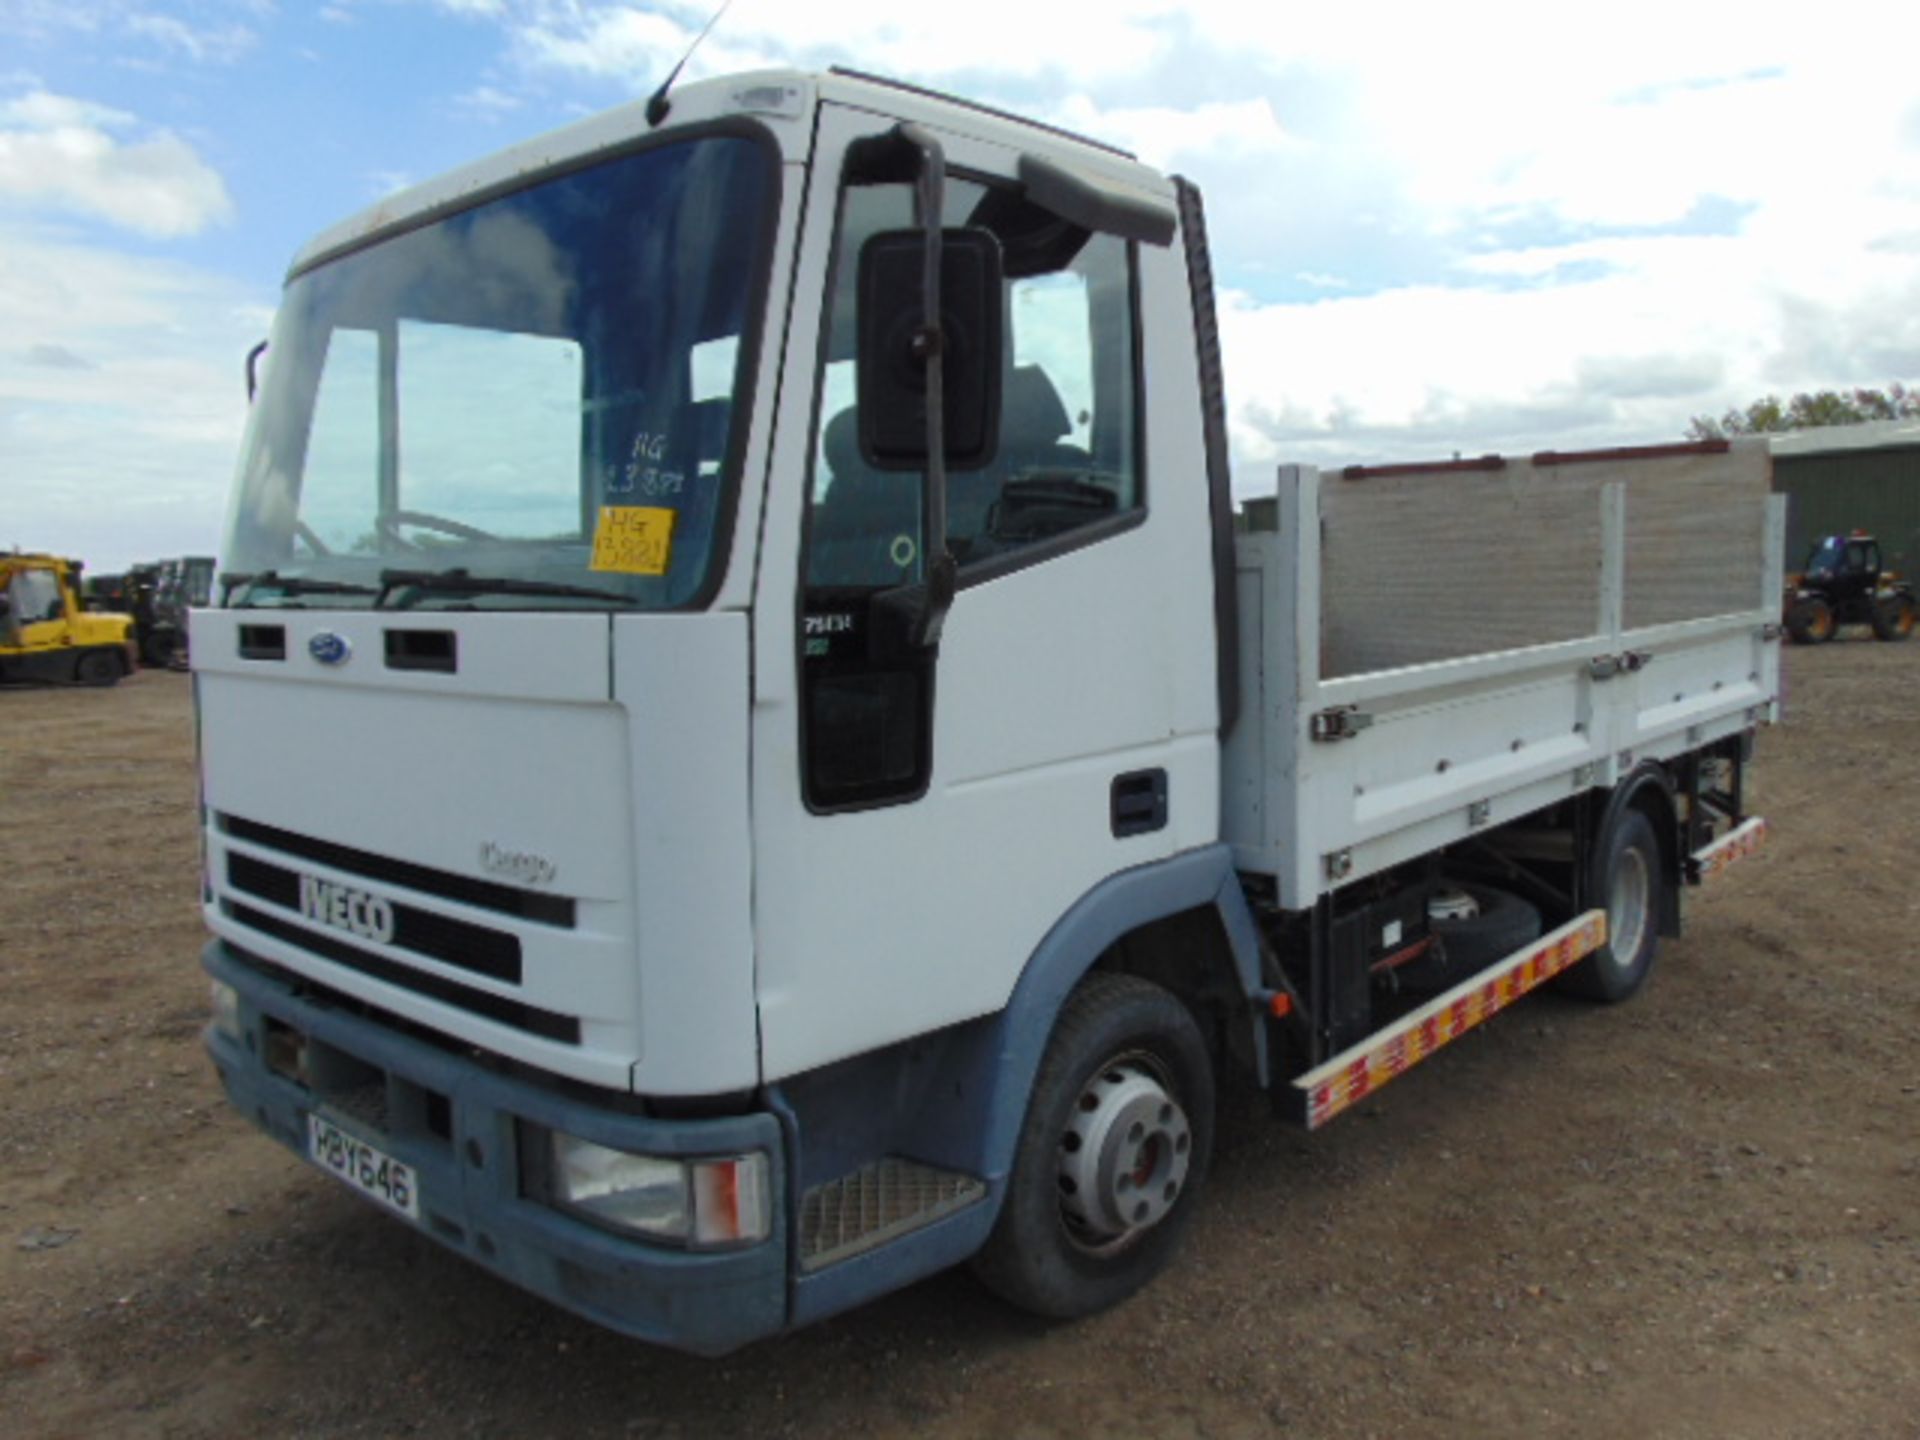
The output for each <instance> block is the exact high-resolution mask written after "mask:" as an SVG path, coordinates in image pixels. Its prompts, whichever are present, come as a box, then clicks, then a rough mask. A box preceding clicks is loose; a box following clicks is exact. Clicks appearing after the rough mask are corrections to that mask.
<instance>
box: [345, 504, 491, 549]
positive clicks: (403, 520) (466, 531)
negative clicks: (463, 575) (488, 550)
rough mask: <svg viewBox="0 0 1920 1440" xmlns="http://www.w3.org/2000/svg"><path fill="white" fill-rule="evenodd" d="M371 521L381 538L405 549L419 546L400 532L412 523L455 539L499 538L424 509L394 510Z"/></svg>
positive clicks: (422, 528)
mask: <svg viewBox="0 0 1920 1440" xmlns="http://www.w3.org/2000/svg"><path fill="white" fill-rule="evenodd" d="M373 523H374V528H375V529H376V530H378V531H379V532H380V535H381V538H383V539H386V540H391V541H393V543H394V544H396V545H399V546H401V547H402V548H404V549H407V550H418V549H419V548H420V547H419V546H418V545H416V544H414V543H413V542H412V541H411V540H409V539H407V538H406V537H405V536H404V535H402V534H401V533H400V527H401V526H402V525H412V526H415V527H417V528H418V529H421V530H435V531H438V532H439V533H440V534H442V535H451V536H453V537H454V538H455V539H457V540H482V541H484V540H497V539H499V538H500V537H499V536H497V535H489V534H488V533H487V532H486V531H484V530H479V529H476V528H474V527H473V526H471V525H469V524H467V523H466V522H464V521H461V520H449V519H448V518H447V517H446V516H444V515H429V514H428V513H427V512H426V511H424V510H394V511H391V512H390V513H388V514H385V515H382V516H380V517H379V518H378V519H376V520H375V521H374V522H373Z"/></svg>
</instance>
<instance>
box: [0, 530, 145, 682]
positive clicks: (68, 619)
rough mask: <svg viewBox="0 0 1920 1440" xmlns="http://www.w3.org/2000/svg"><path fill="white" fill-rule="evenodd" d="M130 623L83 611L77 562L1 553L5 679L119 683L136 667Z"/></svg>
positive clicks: (0, 665)
mask: <svg viewBox="0 0 1920 1440" xmlns="http://www.w3.org/2000/svg"><path fill="white" fill-rule="evenodd" d="M131 624H132V622H131V621H130V620H128V619H127V618H126V617H125V616H122V615H102V614H95V613H93V612H91V611H88V610H86V609H85V608H84V606H83V605H82V602H81V596H80V566H79V565H78V564H77V563H76V562H74V561H71V560H65V559H62V558H60V557H59V556H56V555H26V554H21V553H19V552H15V553H13V554H0V679H6V680H55V681H71V682H75V683H77V684H81V685H113V684H116V683H118V682H119V680H120V677H121V676H123V675H126V674H128V673H129V672H130V671H131V670H132V668H133V655H132V651H131V650H130V649H129V648H128V643H127V632H128V630H129V628H130V627H131Z"/></svg>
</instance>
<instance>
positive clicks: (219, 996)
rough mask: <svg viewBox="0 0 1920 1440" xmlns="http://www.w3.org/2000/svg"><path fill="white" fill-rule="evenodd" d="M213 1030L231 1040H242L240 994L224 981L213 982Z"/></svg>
mask: <svg viewBox="0 0 1920 1440" xmlns="http://www.w3.org/2000/svg"><path fill="white" fill-rule="evenodd" d="M211 1000H212V1006H213V1028H214V1029H216V1030H218V1031H219V1032H220V1033H221V1034H222V1035H225V1036H226V1037H227V1038H228V1039H230V1040H238V1039H239V1038H240V992H239V991H237V990H235V989H234V988H233V986H231V985H229V984H227V982H226V981H224V980H216V981H214V982H213V992H212V996H211Z"/></svg>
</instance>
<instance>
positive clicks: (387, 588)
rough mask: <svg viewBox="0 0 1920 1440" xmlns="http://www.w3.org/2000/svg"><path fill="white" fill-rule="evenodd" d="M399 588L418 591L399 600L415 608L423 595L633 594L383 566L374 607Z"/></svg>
mask: <svg viewBox="0 0 1920 1440" xmlns="http://www.w3.org/2000/svg"><path fill="white" fill-rule="evenodd" d="M396 590H411V591H413V592H414V593H413V594H412V595H410V596H408V597H406V598H405V599H403V600H399V601H396V602H395V603H394V606H393V608H394V609H395V610H408V609H411V608H412V607H413V606H414V605H415V604H416V603H418V602H419V600H420V597H421V596H423V595H557V596H562V597H565V598H567V599H574V600H617V601H619V602H620V603H621V604H623V605H625V604H629V603H631V601H632V599H633V597H632V596H631V595H626V594H622V593H621V592H620V591H618V590H596V589H594V588H593V587H592V586H591V585H563V584H561V583H559V582H558V581H553V580H520V579H516V578H515V577H513V576H510V575H475V574H473V573H472V572H471V571H469V570H467V569H465V568H464V567H457V568H455V569H452V570H382V571H381V572H380V593H379V594H378V595H376V596H375V597H374V601H373V608H374V609H376V610H379V609H382V608H384V607H385V606H386V603H387V597H388V596H389V595H391V594H393V592H394V591H396Z"/></svg>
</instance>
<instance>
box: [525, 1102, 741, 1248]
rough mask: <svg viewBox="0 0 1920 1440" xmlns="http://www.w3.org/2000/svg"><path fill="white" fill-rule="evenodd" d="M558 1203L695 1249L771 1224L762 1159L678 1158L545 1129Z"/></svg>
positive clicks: (733, 1239)
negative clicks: (640, 1152)
mask: <svg viewBox="0 0 1920 1440" xmlns="http://www.w3.org/2000/svg"><path fill="white" fill-rule="evenodd" d="M549 1142H550V1143H549V1152H548V1153H549V1160H550V1165H551V1172H550V1174H551V1180H552V1196H553V1200H554V1202H555V1203H556V1204H558V1205H560V1206H561V1207H563V1208H564V1209H568V1210H572V1211H574V1212H576V1213H578V1214H580V1215H584V1216H587V1217H589V1218H591V1219H593V1220H597V1221H599V1222H600V1223H601V1224H603V1225H609V1226H613V1227H615V1228H616V1229H621V1230H633V1231H637V1232H638V1233H640V1234H642V1235H649V1236H652V1237H654V1238H656V1239H661V1240H674V1241H679V1242H681V1243H682V1244H688V1245H692V1246H695V1247H697V1248H702V1249H704V1248H710V1247H716V1246H727V1245H747V1244H752V1243H754V1242H755V1241H759V1240H764V1239H766V1238H767V1235H768V1233H769V1232H770V1230H771V1227H772V1205H771V1203H770V1196H769V1194H768V1185H767V1157H766V1156H765V1155H764V1154H761V1153H759V1152H755V1153H754V1154H751V1155H729V1156H726V1157H723V1158H716V1159H705V1158H703V1159H699V1160H680V1159H674V1158H669V1157H667V1156H662V1155H636V1154H633V1153H632V1152H630V1151H626V1150H615V1149H612V1148H610V1147H608V1146H605V1145H596V1144H594V1143H593V1142H592V1141H590V1140H581V1139H579V1138H577V1137H575V1136H572V1135H568V1134H565V1133H564V1132H562V1131H558V1130H555V1131H551V1132H550V1133H549Z"/></svg>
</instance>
